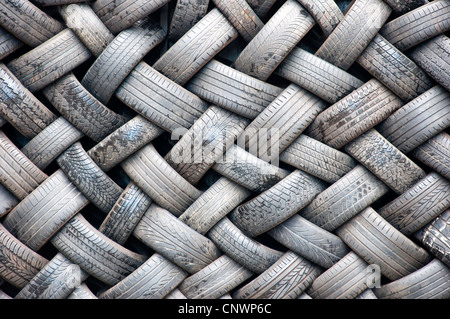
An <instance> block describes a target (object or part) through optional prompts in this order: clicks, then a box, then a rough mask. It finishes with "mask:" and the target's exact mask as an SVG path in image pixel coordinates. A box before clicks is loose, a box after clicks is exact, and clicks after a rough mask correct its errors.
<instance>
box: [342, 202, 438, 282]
mask: <svg viewBox="0 0 450 319" xmlns="http://www.w3.org/2000/svg"><path fill="white" fill-rule="evenodd" d="M336 234H337V235H338V236H339V237H340V238H341V239H342V240H343V241H344V242H345V243H346V244H347V245H348V246H349V247H350V248H351V249H352V250H353V251H354V252H356V253H357V254H358V255H359V256H361V257H362V258H363V259H364V260H365V261H366V262H367V263H368V264H370V265H373V264H374V265H378V266H379V267H380V271H381V274H382V275H384V276H385V277H387V278H388V279H390V280H391V281H394V280H397V279H400V278H402V277H404V276H407V275H409V274H410V273H413V272H414V271H416V270H418V269H420V268H422V267H423V266H425V265H426V264H427V263H428V262H429V261H430V255H429V254H428V253H427V252H426V251H425V250H424V249H423V248H421V247H419V246H417V245H416V244H415V243H414V242H412V241H411V240H410V239H409V238H407V237H406V236H405V235H403V234H402V233H400V232H399V231H398V230H396V229H395V228H394V227H393V226H392V225H390V224H389V223H388V222H386V221H385V220H384V219H383V218H382V217H381V216H380V215H378V214H377V213H376V212H375V211H374V210H373V209H372V208H371V207H369V208H367V209H365V210H364V211H363V212H361V213H360V214H359V215H358V216H356V217H354V218H353V219H351V220H350V221H349V222H348V223H346V224H344V225H343V226H342V227H340V228H339V229H337V230H336Z"/></svg>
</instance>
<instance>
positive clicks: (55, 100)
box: [43, 73, 126, 142]
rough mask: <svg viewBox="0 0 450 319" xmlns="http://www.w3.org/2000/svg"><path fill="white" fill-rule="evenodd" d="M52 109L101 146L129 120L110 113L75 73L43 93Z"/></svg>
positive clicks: (61, 79) (55, 83)
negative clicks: (102, 142) (103, 141)
mask: <svg viewBox="0 0 450 319" xmlns="http://www.w3.org/2000/svg"><path fill="white" fill-rule="evenodd" d="M43 92H44V95H45V96H46V98H47V99H48V100H49V101H50V103H52V105H53V106H54V107H55V108H56V109H57V110H58V111H59V112H60V113H61V114H62V115H63V116H64V118H65V119H66V120H68V121H69V122H70V123H72V125H73V126H75V127H76V128H77V129H78V130H80V131H81V132H83V134H85V135H86V136H88V137H89V138H91V139H92V140H94V141H95V142H100V141H101V140H102V139H103V138H105V137H106V136H108V135H109V134H110V133H112V132H113V131H115V130H116V129H118V128H119V127H120V126H122V125H123V124H125V122H126V118H125V117H123V116H121V115H119V114H117V113H115V112H114V111H112V110H110V109H108V108H107V107H106V106H105V105H103V104H102V103H100V102H99V101H98V100H97V99H96V98H95V97H94V96H93V95H92V94H90V93H89V92H88V91H87V90H86V89H85V88H84V87H83V86H82V85H81V83H80V82H79V81H78V79H77V78H76V77H75V75H74V74H73V73H69V74H68V75H65V76H63V77H62V78H60V79H59V80H57V81H56V82H54V83H53V84H51V85H49V86H47V87H46V88H45V89H44V91H43Z"/></svg>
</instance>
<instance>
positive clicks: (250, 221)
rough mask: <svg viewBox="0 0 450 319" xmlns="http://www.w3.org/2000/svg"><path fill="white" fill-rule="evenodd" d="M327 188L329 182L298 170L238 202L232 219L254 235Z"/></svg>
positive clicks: (247, 232) (280, 221)
mask: <svg viewBox="0 0 450 319" xmlns="http://www.w3.org/2000/svg"><path fill="white" fill-rule="evenodd" d="M325 188H326V186H325V183H323V182H321V181H319V180H318V179H316V178H315V177H312V176H310V175H309V174H307V173H304V172H302V171H299V170H296V171H294V172H293V173H291V174H289V175H288V176H287V177H285V178H284V179H283V180H281V181H280V182H279V183H277V184H276V185H274V186H273V187H271V188H269V189H268V190H266V191H265V192H263V193H261V194H260V195H258V196H256V197H255V198H253V199H251V200H250V201H248V202H246V203H243V204H242V205H240V206H238V207H237V208H236V209H235V210H234V211H233V212H232V213H231V214H230V216H229V218H230V220H231V221H232V222H233V223H234V224H235V225H236V226H237V227H238V228H239V229H241V230H242V231H244V232H245V233H246V234H247V235H249V236H251V237H255V236H258V235H260V234H262V233H264V232H266V231H268V230H270V229H272V228H274V227H275V226H277V225H279V224H280V223H282V222H283V221H285V220H286V219H288V218H289V217H291V216H292V215H294V214H295V213H296V212H298V211H299V210H300V209H302V208H303V207H305V206H306V205H308V204H309V203H310V202H311V201H312V200H313V199H314V197H316V196H317V195H318V194H320V193H321V192H322V191H323V190H324V189H325Z"/></svg>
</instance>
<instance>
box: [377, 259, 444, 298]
mask: <svg viewBox="0 0 450 319" xmlns="http://www.w3.org/2000/svg"><path fill="white" fill-rule="evenodd" d="M375 294H376V295H377V297H378V298H379V299H448V298H449V297H450V269H449V268H448V267H447V266H446V265H444V264H443V263H442V262H440V261H439V260H438V259H434V260H432V261H431V262H430V263H428V264H427V265H426V266H424V267H422V268H420V269H419V270H417V271H415V272H413V273H412V274H409V275H408V276H405V277H403V278H401V279H398V280H396V281H394V282H391V283H389V284H386V285H383V286H382V287H381V288H379V289H375Z"/></svg>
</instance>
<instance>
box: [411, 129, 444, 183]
mask: <svg viewBox="0 0 450 319" xmlns="http://www.w3.org/2000/svg"><path fill="white" fill-rule="evenodd" d="M449 153H450V135H448V134H447V133H445V132H442V133H439V134H438V135H436V136H435V137H433V138H431V139H429V140H428V141H427V142H425V143H423V144H422V145H420V146H419V147H417V148H416V149H415V150H414V151H413V153H412V154H413V156H414V157H415V158H416V159H418V160H419V161H421V162H422V163H424V164H425V165H427V166H428V167H431V168H432V169H433V170H435V171H436V172H438V173H439V174H441V175H442V176H444V177H446V178H447V179H448V180H450V159H449V157H448V154H449Z"/></svg>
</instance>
